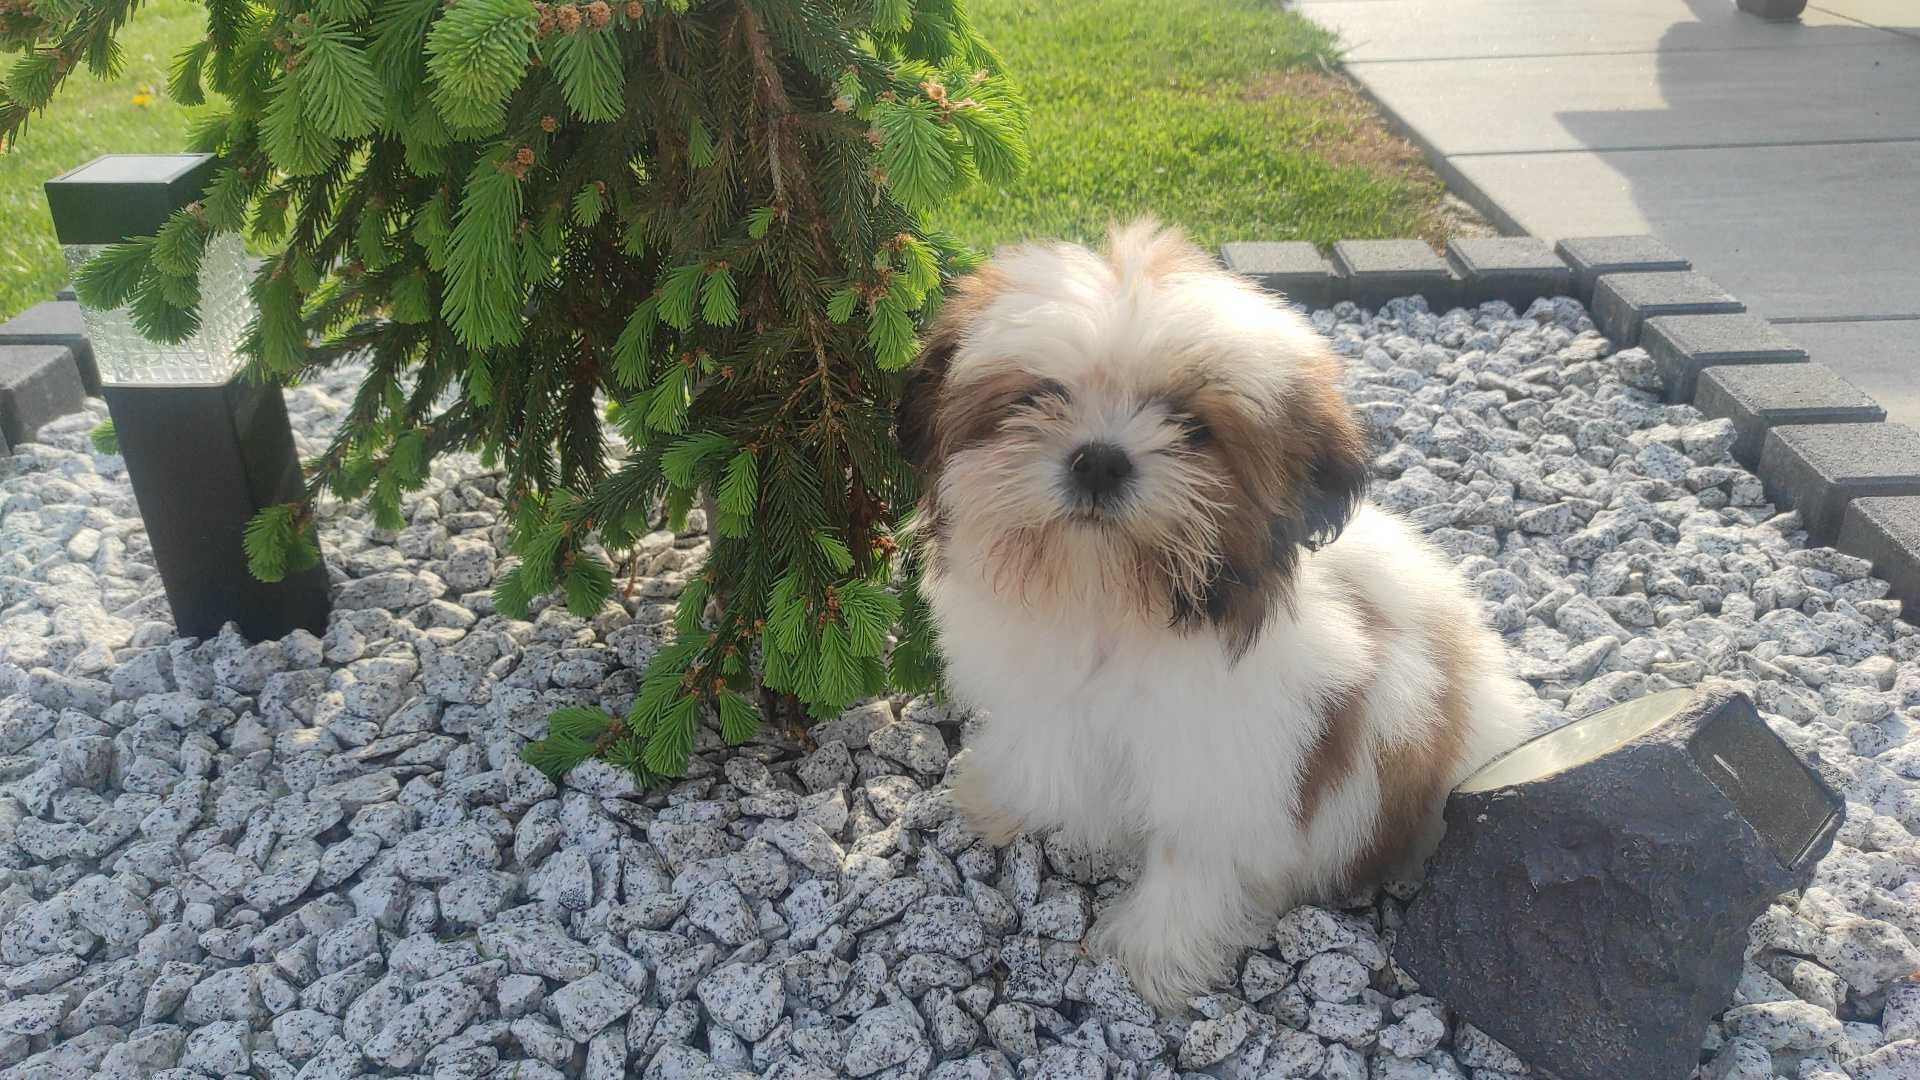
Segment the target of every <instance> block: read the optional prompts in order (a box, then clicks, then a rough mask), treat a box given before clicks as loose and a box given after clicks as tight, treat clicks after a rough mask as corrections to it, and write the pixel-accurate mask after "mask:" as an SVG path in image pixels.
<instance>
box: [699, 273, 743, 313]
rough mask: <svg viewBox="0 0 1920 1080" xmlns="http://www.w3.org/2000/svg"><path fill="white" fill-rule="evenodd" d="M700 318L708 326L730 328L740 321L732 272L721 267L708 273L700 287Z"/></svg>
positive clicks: (738, 304) (738, 303)
mask: <svg viewBox="0 0 1920 1080" xmlns="http://www.w3.org/2000/svg"><path fill="white" fill-rule="evenodd" d="M700 318H701V319H702V320H703V321H704V322H706V324H707V325H708V326H732V325H733V324H734V323H736V322H738V321H740V302H739V298H738V297H737V296H736V295H735V294H734V284H733V271H731V270H728V269H727V268H726V267H724V266H723V267H718V268H716V269H714V270H712V271H709V272H708V274H707V276H706V278H705V280H704V281H703V282H702V283H701V286H700Z"/></svg>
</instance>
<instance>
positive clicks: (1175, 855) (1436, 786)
mask: <svg viewBox="0 0 1920 1080" xmlns="http://www.w3.org/2000/svg"><path fill="white" fill-rule="evenodd" d="M1340 370H1341V369H1340V364H1339V361H1338V360H1337V359H1336V358H1335V356H1334V355H1333V354H1332V353H1331V351H1330V350H1329V348H1328V346H1327V343H1326V341H1325V340H1324V339H1322V338H1321V337H1320V336H1319V335H1318V334H1316V333H1315V332H1314V331H1313V329H1312V327H1311V326H1310V325H1308V323H1307V322H1306V321H1305V320H1304V319H1302V318H1301V317H1300V316H1299V315H1298V314H1296V313H1295V312H1293V311H1292V310H1291V309H1289V308H1288V307H1286V306H1285V305H1284V304H1283V303H1281V302H1279V301H1277V300H1275V299H1273V298H1272V297H1269V296H1267V295H1265V294H1263V293H1261V292H1260V291H1259V290H1258V289H1256V288H1255V287H1253V286H1252V285H1251V284H1250V283H1248V282H1246V281H1244V280H1242V279H1240V278H1237V277H1235V276H1233V275H1231V274H1228V273H1225V272H1223V271H1220V270H1218V269H1217V268H1215V267H1214V266H1213V265H1212V264H1211V263H1210V262H1209V260H1208V259H1207V258H1206V257H1205V256H1204V255H1203V254H1202V253H1201V252H1199V251H1198V250H1196V249H1195V248H1193V247H1192V246H1191V245H1190V244H1188V243H1187V242H1186V241H1185V240H1183V239H1182V238H1180V237H1179V236H1177V235H1175V234H1173V233H1170V232H1166V231H1161V230H1159V229H1157V228H1156V227H1154V226H1153V225H1152V224H1151V223H1146V224H1139V225H1135V226H1132V227H1129V228H1126V229H1122V230H1119V231H1117V232H1116V233H1115V234H1114V235H1113V236H1112V237H1111V240H1110V243H1109V247H1108V249H1107V250H1106V251H1105V252H1104V253H1101V254H1096V253H1094V252H1092V251H1090V250H1088V249H1086V248H1082V247H1078V246H1074V245H1067V244H1054V245H1044V246H1041V245H1034V246H1026V247H1020V248H1014V249H1011V250H1007V251H1003V252H1001V253H1000V254H999V255H998V256H997V257H996V259H995V260H994V262H993V263H992V264H990V265H989V266H988V267H987V268H986V269H984V270H982V271H981V272H979V273H978V274H975V275H974V276H973V277H972V278H970V279H969V280H967V281H966V282H965V283H963V284H962V286H961V288H960V290H959V292H958V294H957V295H956V296H955V297H954V298H953V299H951V300H950V301H949V303H948V307H947V310H946V313H945V314H944V316H943V318H942V320H941V323H940V325H938V326H937V327H936V328H935V330H934V332H933V333H932V335H931V336H930V337H929V339H928V342H927V347H926V349H925V352H924V353H923V355H922V357H921V359H920V361H919V363H918V365H917V367H916V368H915V369H914V371H913V373H912V375H911V376H910V383H909V386H908V387H907V390H906V395H905V399H904V402H903V405H902V407H901V410H900V414H899V428H900V436H901V440H902V444H903V446H904V447H905V449H906V451H907V453H908V455H909V456H910V457H911V458H912V459H913V460H914V462H915V463H916V464H917V465H918V466H919V468H920V469H921V470H922V472H923V477H924V488H925V496H924V498H923V501H922V504H921V506H920V508H919V512H920V518H921V524H922V533H923V536H922V544H923V545H924V550H925V552H926V558H927V560H928V562H927V570H926V579H925V588H926V593H927V596H928V599H929V602H930V603H931V605H932V608H933V611H934V614H935V616H936V620H937V622H938V626H939V631H940V640H941V646H942V649H943V651H944V653H945V655H946V658H947V662H948V671H949V679H950V684H951V689H952V690H953V692H954V693H955V694H956V695H957V696H958V697H960V698H961V699H962V700H964V701H967V702H969V703H971V704H973V705H977V706H980V707H983V708H985V709H986V710H988V712H989V714H990V719H989V720H988V721H987V723H986V724H985V726H984V729H983V731H982V734H981V735H980V737H979V738H978V739H977V741H976V742H975V743H974V745H972V746H971V747H970V748H969V751H970V752H969V754H968V758H967V760H966V761H965V762H964V763H963V764H962V766H961V772H960V773H959V776H958V778H957V787H958V791H957V796H958V798H959V801H960V803H961V806H962V808H963V810H964V811H965V813H966V814H967V816H968V818H969V819H970V820H971V822H972V823H973V824H974V826H975V828H976V829H978V830H979V831H980V832H981V833H982V834H983V835H984V836H986V837H988V838H989V839H991V840H992V841H994V842H997V843H1004V842H1006V841H1008V840H1010V839H1012V837H1013V836H1014V835H1016V834H1017V833H1018V832H1020V831H1022V830H1036V831H1038V830H1050V829H1059V830H1065V831H1066V832H1067V833H1068V834H1069V835H1070V836H1071V837H1072V838H1073V839H1074V840H1076V841H1077V842H1080V843H1082V844H1087V845H1092V846H1102V847H1110V848H1123V849H1130V850H1131V851H1133V852H1134V853H1135V854H1137V856H1138V858H1139V861H1140V867H1141V874H1140V878H1139V880H1138V882H1137V883H1136V884H1135V885H1134V886H1133V888H1132V890H1131V891H1130V893H1129V894H1128V895H1127V896H1126V897H1125V898H1124V899H1123V900H1122V901H1120V902H1119V903H1118V905H1117V906H1116V907H1114V908H1113V909H1111V910H1110V911H1108V912H1107V913H1106V914H1105V915H1103V916H1102V919H1101V922H1100V925H1099V926H1098V927H1096V930H1095V934H1094V944H1095V945H1096V947H1099V948H1102V949H1103V950H1105V951H1107V952H1109V953H1111V954H1113V955H1115V956H1117V957H1118V958H1119V959H1120V960H1121V961H1122V962H1123V963H1124V964H1125V966H1126V967H1127V969H1128V970H1129V972H1130V973H1131V975H1132V977H1133V979H1134V981H1135V984H1136V985H1137V986H1138V987H1139V988H1140V989H1141V990H1142V991H1143V992H1144V993H1146V994H1147V995H1148V996H1149V997H1151V998H1152V999H1153V1000H1155V1001H1156V1002H1158V1003H1160V1004H1163V1005H1174V1004H1178V1003H1179V1002H1181V1001H1182V1000H1183V996H1184V995H1186V994H1189V993H1192V992H1195V991H1198V990H1200V989H1202V988H1203V987H1204V986H1205V985H1206V984H1207V983H1208V982H1209V981H1210V980H1213V979H1215V978H1216V977H1219V976H1224V975H1226V974H1228V972H1227V970H1226V965H1227V964H1228V962H1229V961H1230V958H1231V955H1232V952H1233V950H1234V948H1235V947H1236V946H1238V945H1241V944H1244V943H1246V942H1248V941H1251V940H1253V939H1256V938H1258V937H1259V936H1260V934H1259V931H1260V929H1261V925H1262V921H1263V920H1266V919H1270V918H1271V917H1273V915H1274V914H1275V913H1276V912H1278V911H1280V910H1282V909H1284V907H1286V906H1287V905H1290V904H1292V903H1295V902H1298V901H1300V900H1302V899H1307V898H1310V897H1314V896H1324V895H1327V894H1333V893H1339V892H1342V891H1344V890H1348V889H1352V888H1356V887H1360V886H1364V885H1366V884H1369V883H1371V882H1373V881H1376V880H1378V879H1380V878H1381V877H1383V876H1385V875H1388V874H1391V873H1394V872H1397V871H1404V870H1408V869H1411V868H1414V867H1415V866H1417V863H1418V860H1420V859H1423V858H1424V857H1425V855H1426V854H1427V853H1428V851H1429V850H1430V848H1431V845H1432V843H1433V842H1434V841H1435V840H1437V838H1438V830H1439V821H1438V809H1439V806H1440V804H1441V802H1442V801H1443V799H1444V797H1445V794H1446V792H1447V791H1448V790H1449V789H1451V788H1452V787H1453V786H1454V785H1455V784H1457V783H1458V782H1459V781H1460V780H1461V779H1463V778H1464V777H1465V776H1466V775H1467V774H1468V773H1470V772H1471V771H1473V770H1474V769H1475V768H1477V767H1478V766H1479V765H1480V764H1482V763H1484V762H1486V761H1487V760H1489V759H1490V758H1492V757H1493V756H1495V755H1496V754H1498V753H1499V752H1501V751H1503V750H1505V749H1507V748H1509V747H1511V746H1513V745H1514V744H1516V743H1517V742H1519V741H1520V740H1521V739H1523V738H1524V737H1525V736H1526V735H1527V734H1528V733H1529V732H1530V728H1531V720H1530V715H1531V710H1530V708H1529V705H1528V702H1529V701H1530V700H1531V695H1530V694H1528V692H1527V691H1526V689H1525V688H1524V687H1523V686H1522V685H1521V684H1520V683H1519V682H1517V681H1516V680H1514V679H1513V678H1512V677H1511V676H1510V675H1508V674H1507V671H1506V662H1505V657H1504V654H1503V651H1502V648H1501V645H1500V642H1499V640H1498V638H1497V637H1496V636H1495V635H1494V634H1493V633H1492V631H1491V630H1489V629H1488V627H1487V626H1486V624H1485V622H1484V621H1483V618H1482V616H1481V613H1480V608H1479V605H1478V604H1477V603H1476V601H1475V598H1474V597H1473V596H1472V595H1471V594H1470V593H1469V591H1468V590H1467V589H1466V588H1465V587H1464V585H1463V583H1462V582H1461V581H1460V579H1459V577H1458V575H1457V574H1455V573H1454V571H1453V570H1452V568H1451V567H1450V566H1448V564H1447V562H1446V559H1445V558H1444V556H1442V555H1441V554H1440V553H1439V552H1438V551H1436V550H1435V549H1434V548H1433V547H1431V546H1430V545H1428V543H1427V542H1426V541H1425V540H1424V538H1422V537H1421V536H1419V535H1418V534H1417V533H1416V532H1415V531H1414V530H1412V529H1411V528H1410V527H1408V526H1407V525H1406V524H1405V523H1403V522H1402V521H1401V520H1400V519H1399V518H1397V517H1394V516H1391V515H1390V514H1388V513H1386V512H1383V511H1381V510H1379V509H1377V508H1375V507H1373V506H1372V505H1370V504H1368V503H1367V502H1366V501H1365V500H1364V487H1365V484H1366V476H1367V464H1368V456H1369V452H1368V445H1367V438H1366V433H1365V430H1364V428H1363V427H1362V426H1361V424H1360V422H1359V421H1358V420H1357V419H1356V417H1355V416H1354V414H1353V412H1352V410H1351V409H1350V408H1349V406H1348V405H1347V403H1346V401H1345V399H1344V398H1343V396H1342V394H1341V392H1340V389H1339V378H1340ZM1089 441H1103V442H1107V443H1111V444H1117V445H1118V446H1120V447H1122V448H1123V449H1124V450H1125V451H1126V452H1127V453H1128V454H1129V455H1130V457H1131V459H1132V462H1133V465H1134V469H1135V473H1134V476H1133V482H1132V485H1131V487H1130V489H1128V491H1127V492H1126V495H1125V497H1124V499H1122V500H1120V501H1117V502H1114V503H1112V504H1110V505H1102V506H1095V507H1090V506H1089V505H1088V504H1087V502H1086V500H1085V499H1084V498H1082V497H1078V496H1076V495H1075V494H1074V493H1073V491H1072V489H1071V487H1070V484H1069V478H1068V476H1067V471H1066V470H1067V468H1068V463H1069V461H1070V460H1071V459H1072V457H1073V455H1074V454H1075V453H1076V449H1077V448H1079V447H1082V446H1084V445H1086V444H1087V443H1088V442H1089Z"/></svg>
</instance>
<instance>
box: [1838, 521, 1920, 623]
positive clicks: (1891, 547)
mask: <svg viewBox="0 0 1920 1080" xmlns="http://www.w3.org/2000/svg"><path fill="white" fill-rule="evenodd" d="M1837 546H1838V547H1839V548H1840V550H1841V551H1844V552H1846V553H1847V554H1849V555H1858V556H1860V557H1861V558H1863V559H1866V560H1867V561H1869V562H1871V563H1873V572H1874V574H1875V575H1877V576H1878V577H1881V578H1884V579H1885V580H1886V582H1887V583H1888V584H1889V585H1891V586H1892V587H1893V590H1892V596H1893V598H1894V599H1895V600H1898V601H1900V605H1901V610H1902V611H1905V612H1907V613H1908V617H1909V618H1911V617H1912V613H1913V612H1915V611H1920V497H1917V496H1913V495H1870V496H1868V497H1866V498H1864V499H1855V500H1853V501H1852V502H1850V503H1848V504H1847V512H1846V513H1845V514H1843V515H1841V517H1840V540H1839V543H1838V545H1837Z"/></svg>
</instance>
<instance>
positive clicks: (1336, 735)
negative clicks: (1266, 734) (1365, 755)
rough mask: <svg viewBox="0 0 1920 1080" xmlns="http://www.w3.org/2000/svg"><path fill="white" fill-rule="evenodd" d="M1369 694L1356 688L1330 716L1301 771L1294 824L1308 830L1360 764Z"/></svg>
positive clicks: (1325, 720)
mask: <svg viewBox="0 0 1920 1080" xmlns="http://www.w3.org/2000/svg"><path fill="white" fill-rule="evenodd" d="M1366 707H1367V692H1366V688H1365V687H1354V688H1352V689H1350V690H1348V691H1347V692H1346V693H1344V694H1342V695H1341V696H1340V697H1339V698H1338V699H1337V700H1336V701H1335V702H1334V704H1333V707H1332V708H1330V709H1328V710H1327V712H1326V718H1325V719H1324V720H1323V721H1322V722H1321V727H1320V734H1319V736H1318V737H1317V738H1316V739H1314V743H1313V751H1312V752H1311V753H1309V754H1308V755H1307V760H1306V763H1305V764H1304V765H1302V766H1301V767H1300V802H1299V804H1298V805H1297V806H1295V807H1294V810H1293V820H1294V822H1295V823H1296V824H1298V825H1299V826H1300V828H1302V829H1305V828H1307V827H1308V826H1310V825H1312V824H1313V818H1314V815H1315V814H1318V813H1319V812H1320V804H1321V803H1323V802H1325V801H1326V800H1327V798H1328V797H1329V796H1331V795H1332V794H1333V793H1334V792H1335V791H1337V790H1339V788H1340V785H1341V784H1342V783H1344V782H1345V781H1346V779H1347V777H1348V776H1350V775H1351V774H1352V773H1353V767H1354V766H1355V765H1356V764H1358V763H1359V760H1360V737H1361V736H1362V735H1363V734H1364V733H1365V732H1366Z"/></svg>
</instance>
